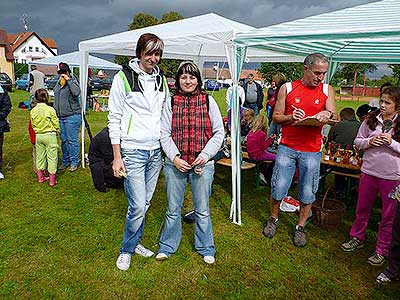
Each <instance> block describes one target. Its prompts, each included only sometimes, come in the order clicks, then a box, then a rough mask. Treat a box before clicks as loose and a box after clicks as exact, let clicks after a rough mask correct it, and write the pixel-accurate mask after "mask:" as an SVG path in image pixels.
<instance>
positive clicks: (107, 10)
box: [0, 0, 374, 54]
mask: <svg viewBox="0 0 400 300" xmlns="http://www.w3.org/2000/svg"><path fill="white" fill-rule="evenodd" d="M1 2H2V3H0V29H5V30H7V31H8V32H10V33H17V32H20V31H23V27H22V24H21V22H20V18H21V16H22V14H23V13H27V14H28V16H29V20H28V22H29V29H30V30H32V31H35V32H37V33H38V34H39V35H41V36H44V37H50V38H53V39H55V41H56V42H57V44H58V46H59V53H60V54H62V53H66V52H70V51H74V50H77V49H78V43H79V42H80V41H82V40H86V39H91V38H95V37H98V36H104V35H108V34H113V33H116V32H121V31H126V30H127V28H128V25H129V23H130V22H131V21H132V18H133V16H134V15H135V14H137V13H139V12H144V13H148V14H152V15H154V16H155V17H157V18H160V17H161V15H162V14H163V13H166V12H169V11H171V10H174V11H177V12H179V13H180V14H182V15H183V16H184V17H191V16H195V15H200V14H204V13H209V12H215V13H217V14H219V15H222V16H224V17H227V18H231V19H233V20H235V21H239V22H242V23H246V24H248V25H251V26H255V27H263V26H268V25H271V24H277V23H281V22H285V21H289V20H294V19H298V18H303V17H306V16H310V15H315V14H320V13H325V12H329V11H333V10H338V9H342V8H345V7H351V6H354V5H359V4H365V3H370V2H374V1H371V0H335V1H311V0H297V1H292V0H280V1H277V0H267V1H265V0H264V1H261V0H256V1H248V0H247V1H243V0H222V1H215V0H203V1H187V0H186V1H183V0H177V1H152V0H136V1H133V0H84V1H82V0H69V1H61V0H52V1H41V3H40V5H38V3H37V1H28V0H14V1H5V0H3V1H1ZM43 2H44V3H43Z"/></svg>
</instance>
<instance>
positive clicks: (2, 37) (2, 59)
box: [0, 29, 14, 79]
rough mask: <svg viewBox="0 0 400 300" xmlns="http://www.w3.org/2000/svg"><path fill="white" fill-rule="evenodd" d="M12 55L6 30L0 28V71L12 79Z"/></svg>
mask: <svg viewBox="0 0 400 300" xmlns="http://www.w3.org/2000/svg"><path fill="white" fill-rule="evenodd" d="M13 61H14V56H13V52H12V48H11V45H10V43H9V42H8V36H7V32H6V31H5V30H1V29H0V73H2V72H4V73H7V75H8V76H10V78H11V79H14V66H13Z"/></svg>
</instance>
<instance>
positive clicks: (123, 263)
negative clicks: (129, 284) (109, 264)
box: [116, 253, 132, 271]
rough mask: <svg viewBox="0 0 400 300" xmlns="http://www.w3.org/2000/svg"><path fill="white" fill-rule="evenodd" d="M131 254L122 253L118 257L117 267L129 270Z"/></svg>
mask: <svg viewBox="0 0 400 300" xmlns="http://www.w3.org/2000/svg"><path fill="white" fill-rule="evenodd" d="M131 256H132V255H131V254H130V253H121V254H120V255H119V256H118V259H117V263H116V264H117V268H118V269H120V270H122V271H126V270H128V269H129V266H130V265H131Z"/></svg>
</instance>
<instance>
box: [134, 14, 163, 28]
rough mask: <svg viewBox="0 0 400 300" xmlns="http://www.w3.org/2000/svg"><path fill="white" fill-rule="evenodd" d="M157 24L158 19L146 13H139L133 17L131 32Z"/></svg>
mask: <svg viewBox="0 0 400 300" xmlns="http://www.w3.org/2000/svg"><path fill="white" fill-rule="evenodd" d="M157 24H158V20H157V18H156V17H154V16H152V15H149V14H145V13H139V14H136V15H135V16H134V17H133V20H132V22H131V23H130V24H129V30H135V29H140V28H144V27H148V26H153V25H157Z"/></svg>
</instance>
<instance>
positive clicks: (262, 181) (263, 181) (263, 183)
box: [258, 173, 268, 185]
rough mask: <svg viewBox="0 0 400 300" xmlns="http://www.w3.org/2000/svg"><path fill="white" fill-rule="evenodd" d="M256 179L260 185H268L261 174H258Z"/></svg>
mask: <svg viewBox="0 0 400 300" xmlns="http://www.w3.org/2000/svg"><path fill="white" fill-rule="evenodd" d="M258 177H259V178H260V183H261V185H268V181H267V180H266V179H265V176H264V174H263V173H260V175H259V176H258Z"/></svg>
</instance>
